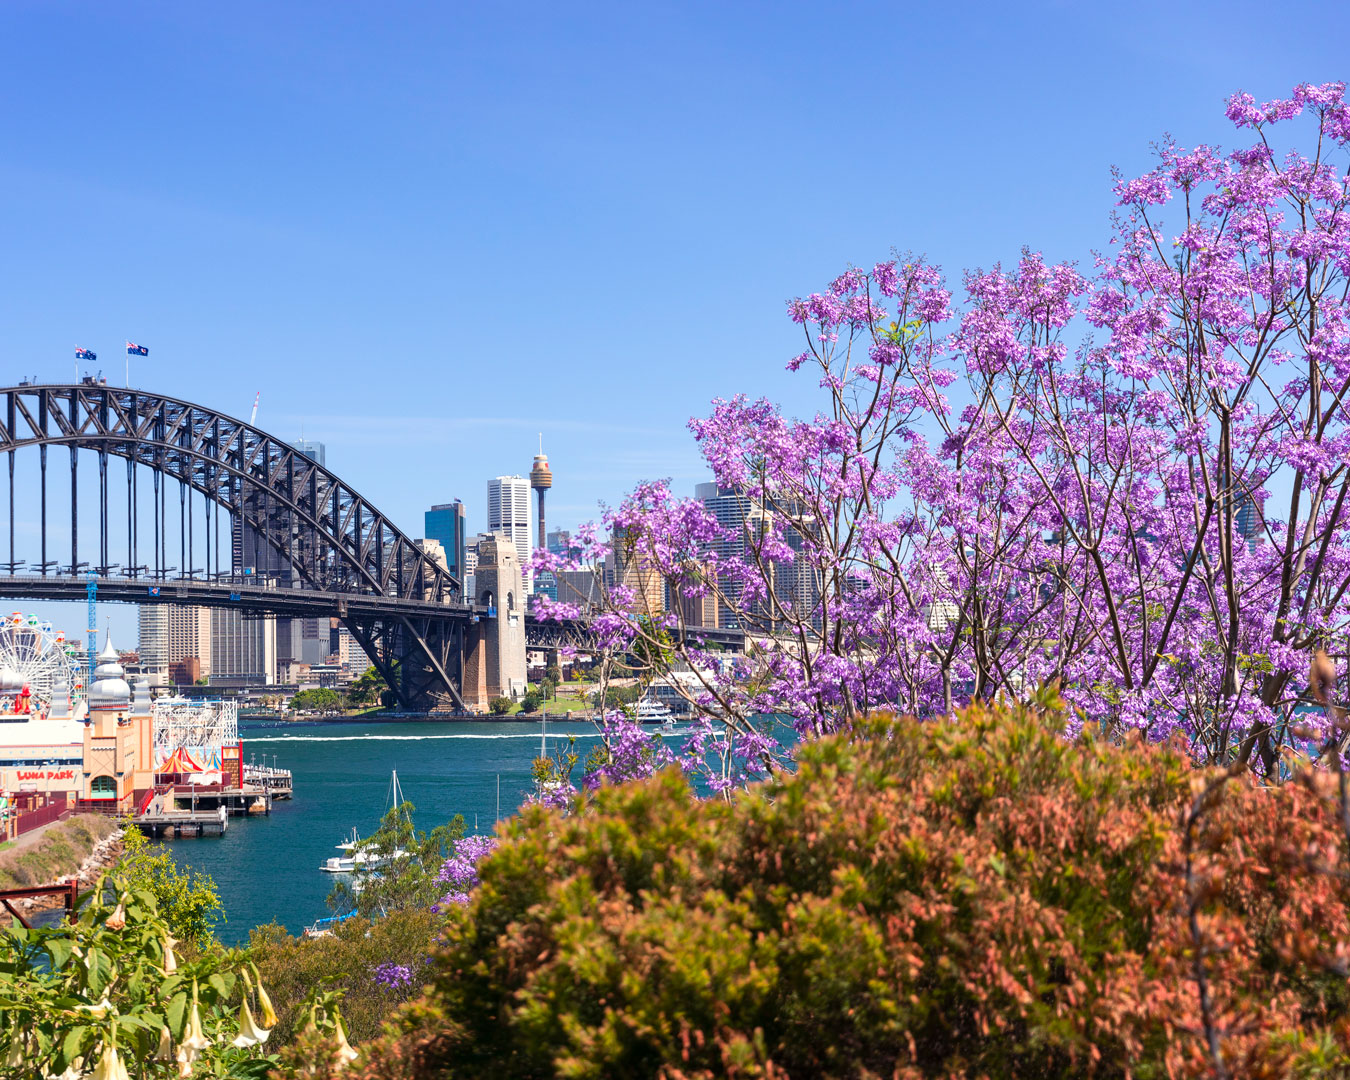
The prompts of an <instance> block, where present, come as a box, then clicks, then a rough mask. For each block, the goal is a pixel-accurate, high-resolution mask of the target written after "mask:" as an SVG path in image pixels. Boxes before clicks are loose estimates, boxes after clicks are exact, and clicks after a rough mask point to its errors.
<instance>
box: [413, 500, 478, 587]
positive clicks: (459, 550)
mask: <svg viewBox="0 0 1350 1080" xmlns="http://www.w3.org/2000/svg"><path fill="white" fill-rule="evenodd" d="M467 518H468V515H467V514H466V513H465V510H464V504H463V503H462V502H460V501H459V500H458V499H455V500H454V501H453V502H448V503H441V504H440V505H438V506H433V507H432V508H431V509H430V510H427V511H426V512H425V513H423V514H422V535H424V536H425V537H426V538H427V539H428V540H438V541H440V545H441V547H443V548H444V549H445V568H446V569H447V570H449V571H450V573H451V574H453V575H454V576H455V577H457V578H459V580H460V581H461V582H462V581H463V580H464V575H465V573H466V572H467V571H466V570H465V569H464V548H465V542H466V536H465V523H466V521H467ZM465 595H468V594H467V593H466V594H465Z"/></svg>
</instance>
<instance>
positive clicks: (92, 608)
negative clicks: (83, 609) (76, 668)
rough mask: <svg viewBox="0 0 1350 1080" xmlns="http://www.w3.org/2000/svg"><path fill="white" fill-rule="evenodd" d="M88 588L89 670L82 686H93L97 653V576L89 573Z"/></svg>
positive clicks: (92, 572)
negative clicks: (95, 655)
mask: <svg viewBox="0 0 1350 1080" xmlns="http://www.w3.org/2000/svg"><path fill="white" fill-rule="evenodd" d="M88 582H89V584H88V586H87V587H86V588H85V595H86V597H87V598H88V601H89V670H88V671H87V672H86V673H85V676H84V685H85V686H93V685H94V654H95V653H96V652H97V651H98V647H97V646H98V611H97V601H98V575H97V574H96V573H94V571H92V570H90V571H89V577H88Z"/></svg>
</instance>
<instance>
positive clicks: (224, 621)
mask: <svg viewBox="0 0 1350 1080" xmlns="http://www.w3.org/2000/svg"><path fill="white" fill-rule="evenodd" d="M211 676H212V679H213V680H219V681H220V682H221V683H222V684H225V685H234V686H270V685H271V684H273V683H275V682H276V681H277V619H276V618H275V617H274V616H271V615H267V616H265V617H263V618H261V619H246V618H244V613H243V612H242V611H241V610H240V609H239V608H212V609H211Z"/></svg>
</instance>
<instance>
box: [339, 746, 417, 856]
mask: <svg viewBox="0 0 1350 1080" xmlns="http://www.w3.org/2000/svg"><path fill="white" fill-rule="evenodd" d="M390 792H391V795H390V797H391V799H392V800H393V805H394V806H395V807H397V806H399V805H400V804H401V803H402V801H403V793H402V791H401V790H400V789H399V786H398V772H397V771H395V773H394V775H393V777H392V779H391V784H390ZM366 842H367V843H368V842H369V841H366ZM361 843H362V841H361V838H360V836H358V835H357V832H356V830H355V829H352V836H351V839H350V840H344V841H343V842H342V843H340V844H338V845H337V849H338V850H339V851H341V852H343V854H341V855H334V856H332V857H331V858H329V859H327V860H326V861H325V862H324V864H323V865H322V866H320V867H319V869H320V870H322V871H323V872H324V873H325V874H359V873H363V872H366V871H370V870H383V869H384V868H385V867H387V866H388V865H389V864H390V863H392V862H394V860H396V859H402V858H406V857H407V856H408V855H410V854H412V853H411V852H408V851H404V850H403V849H402V848H396V849H395V850H393V851H390V852H384V853H380V852H375V851H363V850H361Z"/></svg>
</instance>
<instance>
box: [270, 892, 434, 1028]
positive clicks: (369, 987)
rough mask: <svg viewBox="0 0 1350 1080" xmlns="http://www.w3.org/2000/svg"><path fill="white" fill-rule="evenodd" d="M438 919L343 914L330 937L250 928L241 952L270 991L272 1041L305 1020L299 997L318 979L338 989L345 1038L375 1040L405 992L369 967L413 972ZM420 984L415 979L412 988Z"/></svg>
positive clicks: (424, 914)
mask: <svg viewBox="0 0 1350 1080" xmlns="http://www.w3.org/2000/svg"><path fill="white" fill-rule="evenodd" d="M442 921H443V916H440V915H435V914H433V913H432V912H430V911H428V910H410V911H400V912H395V913H394V914H391V915H389V916H387V917H386V918H383V919H380V920H379V921H378V922H374V923H371V922H368V921H367V920H365V919H362V918H353V919H348V920H346V921H345V922H342V923H339V924H338V926H337V928H336V930H335V931H334V932H333V934H331V935H330V936H328V937H322V938H314V939H312V940H307V939H305V938H296V937H292V936H291V935H290V934H288V933H287V932H286V930H285V929H284V928H283V927H281V926H278V925H277V924H276V923H273V924H271V925H269V926H260V927H258V928H256V929H255V930H254V931H253V933H252V934H251V935H250V937H249V943H248V954H249V958H250V959H251V960H252V961H253V962H254V963H255V964H257V965H258V972H259V974H260V975H261V976H262V980H263V984H264V985H265V986H267V987H268V988H269V989H270V990H271V991H272V1000H273V1002H274V1003H275V1004H276V1009H277V1027H276V1030H275V1032H274V1033H273V1034H274V1035H275V1036H276V1039H277V1043H278V1044H279V1045H280V1044H285V1043H287V1042H289V1041H290V1040H291V1039H292V1038H294V1037H295V1036H296V1035H297V1034H298V1032H299V1029H300V1027H301V1026H302V1025H303V1023H304V1020H305V1012H304V1010H303V1009H302V1008H301V1007H300V1002H301V1001H302V1000H303V999H304V998H305V996H306V994H307V993H308V992H309V990H310V988H311V987H314V986H319V985H321V984H322V985H327V986H328V987H329V988H330V989H333V990H341V991H345V993H344V994H343V997H342V1016H343V1019H344V1020H345V1021H346V1024H347V1028H348V1031H349V1032H350V1035H351V1038H352V1039H353V1040H366V1039H372V1038H374V1037H375V1036H376V1035H378V1034H379V1032H380V1025H381V1024H382V1023H383V1022H384V1021H385V1019H387V1017H388V1016H389V1014H390V1012H391V1011H392V1010H393V1009H394V1008H395V1006H397V1005H399V1004H400V1003H401V1002H402V1001H403V1000H404V998H405V997H406V996H407V995H406V994H399V993H397V992H395V991H392V990H390V989H389V988H387V987H385V986H382V985H380V984H378V983H376V981H375V969H376V967H378V966H379V965H380V964H382V963H395V964H406V965H407V966H408V967H410V968H412V969H413V970H414V971H415V972H418V973H420V972H421V971H423V970H425V969H426V958H427V954H428V952H429V951H430V947H431V942H432V939H433V938H434V937H435V935H436V931H437V929H438V928H439V927H440V925H441V922H442ZM325 980H330V981H328V982H326V983H325ZM420 986H421V979H420V978H419V979H418V980H417V981H416V983H415V984H414V986H413V988H412V989H413V990H414V991H416V990H417V989H418V988H420Z"/></svg>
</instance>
